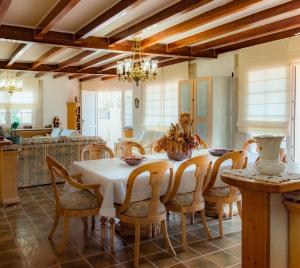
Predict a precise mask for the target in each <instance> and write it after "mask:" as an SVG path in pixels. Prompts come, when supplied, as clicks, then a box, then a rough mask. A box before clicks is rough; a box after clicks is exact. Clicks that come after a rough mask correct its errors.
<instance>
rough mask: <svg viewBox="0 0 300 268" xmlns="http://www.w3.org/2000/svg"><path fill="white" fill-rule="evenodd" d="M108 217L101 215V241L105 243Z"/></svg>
mask: <svg viewBox="0 0 300 268" xmlns="http://www.w3.org/2000/svg"><path fill="white" fill-rule="evenodd" d="M106 221H107V220H106V218H105V217H103V216H102V217H101V219H100V222H101V242H102V243H104V241H105V228H106Z"/></svg>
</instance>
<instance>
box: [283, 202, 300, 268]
mask: <svg viewBox="0 0 300 268" xmlns="http://www.w3.org/2000/svg"><path fill="white" fill-rule="evenodd" d="M284 204H285V206H286V207H287V209H288V211H289V268H298V267H300V254H299V253H300V243H299V241H300V228H299V227H300V203H297V202H293V201H284Z"/></svg>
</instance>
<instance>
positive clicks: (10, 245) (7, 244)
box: [0, 239, 17, 251]
mask: <svg viewBox="0 0 300 268" xmlns="http://www.w3.org/2000/svg"><path fill="white" fill-rule="evenodd" d="M16 247H17V244H16V242H15V240H14V239H11V240H6V241H2V242H0V251H4V250H8V249H14V248H16Z"/></svg>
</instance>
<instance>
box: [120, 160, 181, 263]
mask: <svg viewBox="0 0 300 268" xmlns="http://www.w3.org/2000/svg"><path fill="white" fill-rule="evenodd" d="M168 170H169V172H170V176H169V186H168V191H167V194H166V196H168V194H169V192H170V189H171V186H172V183H173V180H172V178H173V165H172V163H170V162H169V161H158V162H153V163H149V164H145V165H143V166H141V167H138V168H136V169H135V170H133V171H132V172H131V173H130V175H129V177H128V182H127V189H126V196H125V200H124V203H123V204H122V205H121V206H119V207H117V218H119V219H120V221H121V222H124V223H128V224H133V225H134V226H135V245H134V267H138V263H139V250H140V249H139V248H140V228H141V225H142V224H145V225H152V224H159V223H161V228H162V234H163V237H164V240H165V244H166V247H167V248H168V249H169V250H170V252H171V253H172V254H173V255H174V256H175V255H176V253H175V251H174V249H173V247H172V245H171V242H170V240H169V236H168V232H167V224H166V208H165V206H164V205H163V202H162V201H161V200H160V193H161V187H162V185H163V180H164V178H165V175H166V173H167V171H168ZM142 173H149V185H150V187H151V198H150V199H147V200H143V201H138V202H131V197H132V194H133V188H134V184H135V181H136V179H137V177H138V176H139V175H141V174H142Z"/></svg>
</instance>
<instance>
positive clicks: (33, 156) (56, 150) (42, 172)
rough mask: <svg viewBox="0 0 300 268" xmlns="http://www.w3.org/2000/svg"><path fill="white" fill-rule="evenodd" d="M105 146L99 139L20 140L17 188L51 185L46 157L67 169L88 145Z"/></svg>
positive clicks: (72, 137) (57, 138) (55, 138)
mask: <svg viewBox="0 0 300 268" xmlns="http://www.w3.org/2000/svg"><path fill="white" fill-rule="evenodd" d="M95 143H96V144H106V142H105V141H103V139H102V138H100V137H84V136H70V137H66V136H59V137H54V138H53V137H39V138H22V139H21V144H20V146H21V151H20V154H19V163H18V165H19V167H18V187H28V186H34V185H43V184H49V183H51V178H50V176H49V173H48V167H47V163H46V155H50V156H53V157H54V158H55V159H57V160H58V161H59V162H60V163H62V164H63V165H64V166H65V167H66V168H67V169H69V168H70V166H71V164H72V163H73V162H74V161H78V160H80V153H81V150H82V148H83V147H84V146H85V145H88V144H95Z"/></svg>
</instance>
